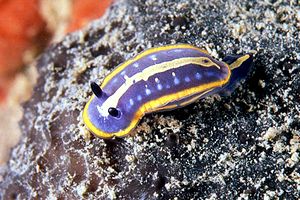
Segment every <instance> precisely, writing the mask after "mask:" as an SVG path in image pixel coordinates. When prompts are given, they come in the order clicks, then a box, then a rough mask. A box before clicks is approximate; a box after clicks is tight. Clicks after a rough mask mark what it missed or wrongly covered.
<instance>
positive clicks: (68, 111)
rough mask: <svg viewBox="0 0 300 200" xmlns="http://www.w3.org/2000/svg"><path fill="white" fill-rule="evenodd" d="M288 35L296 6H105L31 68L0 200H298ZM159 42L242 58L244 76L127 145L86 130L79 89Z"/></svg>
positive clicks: (86, 92)
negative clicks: (250, 65) (231, 88)
mask: <svg viewBox="0 0 300 200" xmlns="http://www.w3.org/2000/svg"><path fill="white" fill-rule="evenodd" d="M299 28H300V16H299V10H297V7H296V1H290V2H289V3H284V2H282V1H278V2H277V1H270V2H269V3H268V2H266V1H241V0H240V1H227V2H222V1H217V0H213V1H208V2H207V1H205V3H204V2H201V1H196V0H189V1H185V0H182V1H171V0H159V1H154V0H147V1H140V0H131V1H129V0H128V1H126V0H124V1H118V2H116V3H115V4H114V5H113V6H112V7H111V8H110V10H109V12H108V13H107V14H106V15H105V16H104V17H103V18H102V19H100V20H98V21H95V22H93V23H92V24H91V25H90V26H89V27H87V28H85V29H83V30H81V31H78V32H75V33H72V34H70V35H68V36H66V37H65V38H64V40H63V41H61V42H59V43H57V44H53V45H52V46H51V47H50V48H49V49H48V50H47V51H46V52H45V53H44V54H42V55H41V56H40V58H39V59H38V60H37V64H36V67H37V69H38V72H39V75H40V76H39V79H38V82H37V85H36V87H35V90H34V94H33V96H32V98H31V99H30V100H29V101H28V102H27V103H25V104H24V117H23V119H22V121H21V122H20V126H21V128H22V132H23V136H22V140H21V141H20V143H19V144H18V145H17V146H16V147H15V148H14V149H13V151H12V153H11V158H10V161H9V163H8V166H7V168H6V169H2V170H1V183H0V197H1V199H17V198H19V199H33V198H38V199H52V198H56V199H83V198H98V199H116V198H117V199H169V198H176V197H177V198H178V199H191V198H194V199H205V198H212V199H214V198H218V199H232V198H238V197H240V198H247V197H248V198H251V199H252V198H255V199H261V198H266V199H272V198H274V197H281V198H286V199H299V198H300V194H299V189H300V178H299V177H300V168H299V150H300V132H299V130H300V116H299V111H300V103H299V102H300V95H299V91H300V88H299V87H300V76H299V74H300V64H299V59H300V48H299V46H300V45H299V39H300V38H299ZM170 43H190V44H193V45H196V46H198V47H202V48H204V49H206V50H208V51H209V52H210V53H211V54H212V55H213V56H215V57H216V58H220V59H221V58H223V57H224V56H225V55H228V54H242V53H246V52H253V53H254V54H255V62H254V65H255V67H254V70H253V73H252V74H251V75H250V76H249V78H248V80H246V82H245V83H244V84H242V85H241V87H239V88H238V89H237V90H236V91H235V92H234V93H233V94H232V95H231V96H228V97H222V98H220V97H218V96H213V97H209V98H206V99H204V100H200V101H199V102H197V103H194V104H192V105H189V106H188V107H185V108H182V109H179V110H174V111H171V112H165V113H157V114H152V115H147V116H146V117H144V118H143V120H142V121H141V123H140V124H139V126H138V127H137V130H136V134H135V136H134V137H125V138H121V139H120V138H119V139H112V140H103V139H99V138H96V137H94V136H93V135H91V134H90V133H89V132H88V131H86V130H85V128H84V125H83V122H82V118H81V114H82V110H83V108H84V105H85V103H86V102H87V100H88V98H89V96H90V95H91V90H90V88H89V85H90V81H92V80H96V79H98V81H102V80H103V78H104V77H105V76H106V75H107V74H108V73H109V72H110V71H111V70H112V69H113V68H114V67H116V66H117V65H118V64H120V63H121V62H123V61H124V60H127V59H129V58H130V57H132V56H134V55H136V54H137V53H139V52H141V51H142V50H145V49H147V48H149V47H154V46H159V45H164V44H170Z"/></svg>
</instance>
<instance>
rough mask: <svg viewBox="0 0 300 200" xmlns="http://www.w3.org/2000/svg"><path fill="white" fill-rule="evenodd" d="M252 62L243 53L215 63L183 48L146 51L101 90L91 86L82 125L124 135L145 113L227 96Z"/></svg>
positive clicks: (97, 132) (114, 74)
mask: <svg viewBox="0 0 300 200" xmlns="http://www.w3.org/2000/svg"><path fill="white" fill-rule="evenodd" d="M252 60H253V59H252V56H251V55H250V54H245V55H243V56H227V57H225V58H224V60H223V61H218V60H216V59H214V58H212V57H211V56H210V55H209V54H208V53H207V52H206V51H205V50H202V49H199V48H197V47H194V46H192V45H188V44H177V45H167V46H161V47H156V48H151V49H148V50H146V51H144V52H142V53H140V54H139V55H137V56H136V57H134V58H133V59H130V60H128V61H126V62H124V63H122V64H121V65H120V66H118V67H117V68H116V69H115V70H114V71H112V72H111V73H110V74H109V75H108V76H107V77H106V78H105V79H104V80H103V82H102V84H101V86H99V85H97V84H96V83H94V82H92V84H91V88H92V91H93V93H94V95H93V96H92V97H91V99H90V100H89V101H88V103H87V104H86V106H85V108H84V111H83V120H84V123H85V124H86V126H87V128H88V129H89V130H90V131H91V132H93V133H94V134H95V135H96V136H98V137H101V138H111V137H113V136H117V137H122V136H125V135H127V134H128V133H130V132H131V131H132V130H133V129H134V128H135V126H136V125H137V124H138V122H139V120H140V119H141V118H142V117H143V116H144V115H145V114H147V113H152V112H158V111H166V110H171V109H176V108H179V107H183V106H186V105H188V104H190V103H193V102H195V101H197V100H198V99H200V98H204V97H206V96H208V95H211V94H215V93H222V94H226V93H230V92H232V91H233V90H234V89H235V87H236V84H237V83H238V82H239V81H240V80H241V79H244V78H245V77H246V75H247V74H248V71H249V69H250V68H251V66H252Z"/></svg>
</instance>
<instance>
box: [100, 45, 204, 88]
mask: <svg viewBox="0 0 300 200" xmlns="http://www.w3.org/2000/svg"><path fill="white" fill-rule="evenodd" d="M176 48H185V49H195V50H198V51H200V52H202V53H205V54H208V52H207V51H205V50H203V49H199V48H197V47H194V46H192V45H189V44H175V45H166V46H161V47H156V48H151V49H148V50H145V51H143V52H142V53H140V54H138V55H137V56H136V57H134V58H132V59H129V60H128V61H126V62H124V63H123V64H121V65H120V66H118V67H117V68H116V69H115V70H114V71H112V72H111V73H110V74H109V75H107V76H106V78H105V79H104V80H103V83H102V84H101V88H103V87H104V86H106V85H107V83H108V82H109V81H110V80H111V79H112V78H113V77H114V76H115V75H117V74H118V73H119V72H120V71H122V70H123V69H124V68H125V67H127V66H128V65H130V64H131V63H133V62H135V61H137V60H139V59H141V58H142V57H145V56H147V55H149V54H152V53H155V52H158V51H166V50H170V49H176Z"/></svg>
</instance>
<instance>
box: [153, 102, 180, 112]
mask: <svg viewBox="0 0 300 200" xmlns="http://www.w3.org/2000/svg"><path fill="white" fill-rule="evenodd" d="M176 107H178V106H177V105H176V104H171V105H167V106H163V107H158V108H155V109H154V110H151V111H149V113H152V112H158V111H162V110H171V109H174V108H176Z"/></svg>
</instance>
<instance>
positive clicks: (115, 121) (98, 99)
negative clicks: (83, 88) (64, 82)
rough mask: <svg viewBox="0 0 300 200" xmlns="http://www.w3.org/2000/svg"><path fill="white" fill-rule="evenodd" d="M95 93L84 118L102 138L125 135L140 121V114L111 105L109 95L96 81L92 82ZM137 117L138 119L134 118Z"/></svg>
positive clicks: (86, 107)
mask: <svg viewBox="0 0 300 200" xmlns="http://www.w3.org/2000/svg"><path fill="white" fill-rule="evenodd" d="M91 89H92V91H93V93H94V95H93V96H92V97H91V99H90V100H89V101H88V103H87V104H86V106H85V108H84V111H83V120H84V123H85V124H86V126H87V128H88V129H89V130H90V131H92V132H93V133H94V134H95V135H97V136H98V137H101V138H111V137H113V136H124V135H126V134H128V133H129V132H130V131H131V130H132V129H133V128H134V127H135V126H136V124H137V123H138V121H139V118H140V116H138V117H134V118H132V116H134V115H133V114H132V113H130V112H126V108H121V107H120V106H111V104H110V102H109V101H107V99H108V95H107V94H106V93H105V92H104V91H103V90H102V89H101V88H100V86H99V85H97V84H96V83H95V82H92V83H91ZM134 119H137V120H134Z"/></svg>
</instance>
